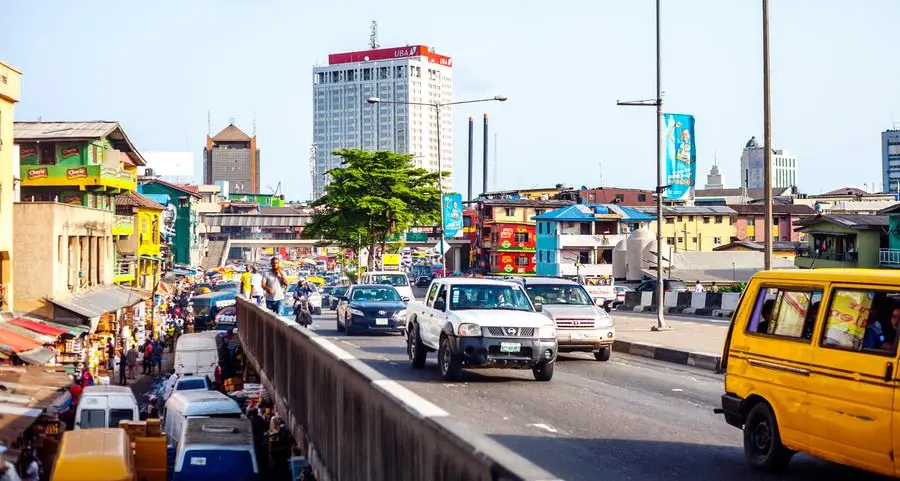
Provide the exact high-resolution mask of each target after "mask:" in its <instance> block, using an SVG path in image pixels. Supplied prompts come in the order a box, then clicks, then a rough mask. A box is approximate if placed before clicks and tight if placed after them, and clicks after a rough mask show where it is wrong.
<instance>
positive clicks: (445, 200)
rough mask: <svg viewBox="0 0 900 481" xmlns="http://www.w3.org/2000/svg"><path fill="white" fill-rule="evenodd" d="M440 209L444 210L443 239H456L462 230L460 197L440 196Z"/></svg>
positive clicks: (456, 195) (455, 195)
mask: <svg viewBox="0 0 900 481" xmlns="http://www.w3.org/2000/svg"><path fill="white" fill-rule="evenodd" d="M441 208H442V209H443V210H444V238H448V237H456V236H457V235H459V234H460V233H461V232H462V230H463V213H462V195H460V194H444V195H442V196H441Z"/></svg>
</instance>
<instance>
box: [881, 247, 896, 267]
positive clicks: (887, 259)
mask: <svg viewBox="0 0 900 481" xmlns="http://www.w3.org/2000/svg"><path fill="white" fill-rule="evenodd" d="M878 265H879V266H880V267H889V268H892V269H900V249H881V250H879V251H878Z"/></svg>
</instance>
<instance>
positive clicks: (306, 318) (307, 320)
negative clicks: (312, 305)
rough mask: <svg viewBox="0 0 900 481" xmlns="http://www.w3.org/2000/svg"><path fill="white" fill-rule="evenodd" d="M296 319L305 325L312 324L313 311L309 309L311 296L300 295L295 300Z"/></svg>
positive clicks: (298, 322)
mask: <svg viewBox="0 0 900 481" xmlns="http://www.w3.org/2000/svg"><path fill="white" fill-rule="evenodd" d="M294 321H296V322H297V324H300V325H301V326H303V327H309V325H310V324H312V311H310V309H309V298H308V297H306V296H300V297H299V298H297V300H296V301H295V302H294Z"/></svg>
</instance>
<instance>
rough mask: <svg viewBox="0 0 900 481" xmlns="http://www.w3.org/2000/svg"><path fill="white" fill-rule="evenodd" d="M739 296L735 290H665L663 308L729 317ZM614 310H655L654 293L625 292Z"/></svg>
mask: <svg viewBox="0 0 900 481" xmlns="http://www.w3.org/2000/svg"><path fill="white" fill-rule="evenodd" d="M740 297H741V295H740V293H737V292H724V293H723V292H666V293H665V297H664V298H663V309H665V311H664V312H665V313H666V314H688V315H695V316H706V317H731V314H732V312H734V309H735V308H736V307H737V303H738V300H739V299H740ZM616 310H619V311H626V312H656V295H655V293H653V292H626V293H625V302H624V303H622V304H620V305H619V307H618V308H617V309H616Z"/></svg>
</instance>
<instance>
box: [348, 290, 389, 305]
mask: <svg viewBox="0 0 900 481" xmlns="http://www.w3.org/2000/svg"><path fill="white" fill-rule="evenodd" d="M400 300H401V299H400V294H398V293H397V289H393V288H390V287H372V288H362V289H357V288H354V289H353V298H352V299H351V301H353V302H392V301H397V302H400Z"/></svg>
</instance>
